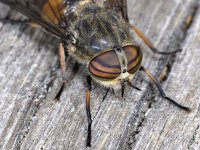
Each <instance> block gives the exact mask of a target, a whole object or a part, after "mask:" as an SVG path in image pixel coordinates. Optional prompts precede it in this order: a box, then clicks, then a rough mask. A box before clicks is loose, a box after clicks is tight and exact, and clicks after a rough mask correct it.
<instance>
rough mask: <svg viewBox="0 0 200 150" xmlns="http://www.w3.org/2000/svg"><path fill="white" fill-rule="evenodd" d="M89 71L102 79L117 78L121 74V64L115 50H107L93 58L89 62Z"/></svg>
mask: <svg viewBox="0 0 200 150" xmlns="http://www.w3.org/2000/svg"><path fill="white" fill-rule="evenodd" d="M89 72H90V73H91V75H92V76H93V77H95V78H100V79H102V80H113V79H115V78H117V77H118V76H119V75H120V74H121V66H120V62H119V59H118V56H117V54H116V53H115V51H114V50H111V51H107V52H104V53H102V54H100V55H98V56H96V57H95V58H93V59H92V61H91V62H90V64H89Z"/></svg>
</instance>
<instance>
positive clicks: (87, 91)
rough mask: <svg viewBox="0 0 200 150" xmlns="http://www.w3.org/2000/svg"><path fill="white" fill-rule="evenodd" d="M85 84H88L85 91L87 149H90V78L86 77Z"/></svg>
mask: <svg viewBox="0 0 200 150" xmlns="http://www.w3.org/2000/svg"><path fill="white" fill-rule="evenodd" d="M87 84H88V89H87V90H86V113H87V120H88V132H87V144H86V146H87V147H91V138H92V131H91V126H92V117H91V112H90V91H91V89H92V86H91V77H90V76H88V77H87Z"/></svg>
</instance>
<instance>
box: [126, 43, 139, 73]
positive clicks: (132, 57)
mask: <svg viewBox="0 0 200 150" xmlns="http://www.w3.org/2000/svg"><path fill="white" fill-rule="evenodd" d="M123 49H124V52H125V55H126V58H127V61H128V66H127V69H128V72H129V73H131V74H134V73H135V72H136V71H137V70H138V68H139V66H140V63H141V60H142V52H141V50H140V49H139V47H137V46H133V45H130V46H125V47H123Z"/></svg>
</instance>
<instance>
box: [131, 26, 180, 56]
mask: <svg viewBox="0 0 200 150" xmlns="http://www.w3.org/2000/svg"><path fill="white" fill-rule="evenodd" d="M130 27H131V29H133V31H134V32H135V33H136V34H137V35H138V36H139V37H140V38H141V39H142V40H143V41H144V43H145V44H146V45H147V46H148V47H149V48H150V49H151V51H152V52H153V53H157V54H162V55H171V54H175V53H177V52H181V50H180V49H179V50H175V51H172V52H161V51H158V50H157V49H156V48H155V47H154V45H153V44H152V43H151V41H150V40H149V39H148V38H147V37H146V36H145V35H144V34H143V33H142V31H140V29H138V28H137V27H136V26H135V25H130Z"/></svg>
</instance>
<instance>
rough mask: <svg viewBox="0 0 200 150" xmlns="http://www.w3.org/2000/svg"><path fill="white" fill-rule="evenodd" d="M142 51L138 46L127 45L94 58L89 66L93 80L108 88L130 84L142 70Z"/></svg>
mask: <svg viewBox="0 0 200 150" xmlns="http://www.w3.org/2000/svg"><path fill="white" fill-rule="evenodd" d="M141 61H142V51H141V50H140V49H139V47H138V46H135V45H127V46H124V47H118V48H115V49H113V50H110V51H106V52H103V53H101V54H99V55H98V56H96V57H94V58H93V59H92V60H91V61H90V63H89V66H88V69H89V72H90V74H91V76H92V78H93V79H94V80H95V81H97V82H98V83H100V84H102V85H104V86H107V87H116V86H119V85H121V83H124V82H126V81H127V82H130V81H131V80H132V79H133V77H134V74H135V72H136V71H137V70H138V69H139V68H140V65H141Z"/></svg>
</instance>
